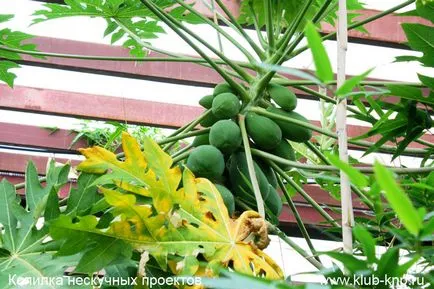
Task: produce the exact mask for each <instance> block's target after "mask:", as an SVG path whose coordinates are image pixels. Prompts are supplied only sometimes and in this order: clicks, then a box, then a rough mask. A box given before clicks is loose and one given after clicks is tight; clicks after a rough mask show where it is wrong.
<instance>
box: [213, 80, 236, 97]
mask: <svg viewBox="0 0 434 289" xmlns="http://www.w3.org/2000/svg"><path fill="white" fill-rule="evenodd" d="M222 93H234V90H233V89H232V87H231V86H230V85H229V84H227V83H226V82H223V83H219V84H217V85H216V87H215V88H214V92H213V95H214V96H217V95H219V94H222Z"/></svg>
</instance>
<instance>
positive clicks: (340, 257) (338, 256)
mask: <svg viewBox="0 0 434 289" xmlns="http://www.w3.org/2000/svg"><path fill="white" fill-rule="evenodd" d="M321 254H323V255H327V256H329V257H331V258H333V259H335V260H337V261H339V262H341V263H342V264H343V265H344V266H345V268H347V269H348V270H350V271H351V272H352V273H357V272H363V271H366V270H367V269H368V266H367V263H366V262H365V261H363V260H360V259H357V258H356V257H354V256H353V255H350V254H347V253H338V252H322V253H321Z"/></svg>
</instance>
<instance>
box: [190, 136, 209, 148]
mask: <svg viewBox="0 0 434 289" xmlns="http://www.w3.org/2000/svg"><path fill="white" fill-rule="evenodd" d="M208 144H209V133H205V134H201V135H198V136H197V137H195V138H194V140H193V142H192V144H191V145H192V146H194V147H198V146H202V145H208Z"/></svg>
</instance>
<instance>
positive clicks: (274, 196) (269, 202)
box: [264, 185, 283, 217]
mask: <svg viewBox="0 0 434 289" xmlns="http://www.w3.org/2000/svg"><path fill="white" fill-rule="evenodd" d="M268 189H269V190H270V191H269V193H268V197H267V198H266V199H265V200H264V203H265V205H266V206H267V207H268V209H269V210H270V211H271V212H272V213H273V214H274V215H275V216H277V217H279V216H280V214H281V213H282V208H283V204H282V199H281V198H280V195H279V193H278V192H277V191H276V189H275V188H273V186H271V185H270V186H269V187H268Z"/></svg>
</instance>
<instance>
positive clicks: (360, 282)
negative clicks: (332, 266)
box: [322, 274, 425, 289]
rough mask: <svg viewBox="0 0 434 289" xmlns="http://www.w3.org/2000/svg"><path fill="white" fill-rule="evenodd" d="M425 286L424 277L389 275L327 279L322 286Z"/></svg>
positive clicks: (393, 288) (392, 287)
mask: <svg viewBox="0 0 434 289" xmlns="http://www.w3.org/2000/svg"><path fill="white" fill-rule="evenodd" d="M424 284H425V280H424V278H423V277H415V276H403V277H394V276H388V275H387V274H386V275H384V276H382V277H378V276H375V275H354V276H342V277H326V280H325V281H324V282H322V285H341V286H361V287H364V286H382V287H383V286H387V287H388V288H390V289H405V288H410V287H411V286H422V285H424Z"/></svg>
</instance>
